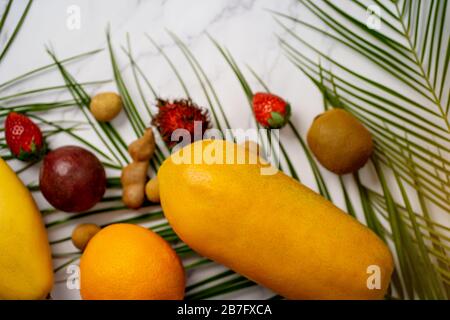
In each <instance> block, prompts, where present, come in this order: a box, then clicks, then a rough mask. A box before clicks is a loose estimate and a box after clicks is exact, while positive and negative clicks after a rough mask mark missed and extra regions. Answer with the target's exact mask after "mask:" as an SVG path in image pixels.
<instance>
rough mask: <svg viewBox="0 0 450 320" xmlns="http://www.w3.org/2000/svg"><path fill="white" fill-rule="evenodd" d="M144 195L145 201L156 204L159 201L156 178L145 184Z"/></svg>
mask: <svg viewBox="0 0 450 320" xmlns="http://www.w3.org/2000/svg"><path fill="white" fill-rule="evenodd" d="M145 194H146V195H147V199H148V200H149V201H151V202H155V203H158V202H159V201H160V198H159V183H158V177H154V178H152V179H151V180H150V181H149V182H147V185H146V186H145Z"/></svg>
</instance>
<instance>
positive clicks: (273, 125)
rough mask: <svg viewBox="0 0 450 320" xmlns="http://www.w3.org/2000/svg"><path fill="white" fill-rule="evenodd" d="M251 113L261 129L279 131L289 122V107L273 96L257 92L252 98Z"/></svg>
mask: <svg viewBox="0 0 450 320" xmlns="http://www.w3.org/2000/svg"><path fill="white" fill-rule="evenodd" d="M253 112H254V113H255V118H256V121H258V123H259V124H260V125H262V126H263V127H265V128H268V129H279V128H282V127H283V126H284V125H285V124H286V123H287V122H288V121H289V117H290V116H291V106H290V105H289V104H288V103H287V102H286V101H284V100H283V99H282V98H280V97H278V96H276V95H274V94H271V93H265V92H258V93H255V95H254V96H253Z"/></svg>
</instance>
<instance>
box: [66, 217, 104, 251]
mask: <svg viewBox="0 0 450 320" xmlns="http://www.w3.org/2000/svg"><path fill="white" fill-rule="evenodd" d="M100 229H101V228H100V227H99V226H98V225H96V224H93V223H82V224H79V225H77V226H76V227H75V229H73V231H72V243H73V245H74V246H75V247H77V248H78V249H80V250H81V251H84V249H85V248H86V246H87V244H88V242H89V240H91V239H92V237H93V236H94V235H95V234H96V233H97V232H99V231H100Z"/></svg>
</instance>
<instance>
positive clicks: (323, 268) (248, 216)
mask: <svg viewBox="0 0 450 320" xmlns="http://www.w3.org/2000/svg"><path fill="white" fill-rule="evenodd" d="M201 147H203V151H204V152H203V155H204V156H205V155H207V154H214V152H213V150H216V155H218V154H221V153H222V151H223V152H225V153H229V152H234V153H235V154H236V153H237V150H239V149H241V147H238V146H237V145H236V144H234V143H230V142H224V141H221V140H214V141H212V140H206V141H205V140H204V141H199V142H196V143H194V144H191V145H189V146H187V147H185V148H184V149H181V150H180V151H178V152H176V153H174V154H172V156H171V157H169V158H168V159H167V160H166V161H165V162H164V163H163V165H162V166H161V168H160V169H159V172H158V180H159V184H160V196H161V205H162V207H163V210H164V213H165V215H166V217H167V219H168V220H169V222H170V224H171V225H172V227H173V229H174V230H175V232H176V233H177V234H178V236H179V237H180V238H181V239H182V240H183V241H184V242H185V243H186V244H188V245H189V246H190V247H191V248H192V249H194V250H195V251H197V252H198V253H200V254H201V255H203V256H205V257H208V258H210V259H212V260H214V261H217V262H218V263H221V264H223V265H225V266H228V267H229V268H231V269H233V270H234V271H236V272H238V273H240V274H242V275H244V276H246V277H247V278H249V279H251V280H253V281H255V282H257V283H259V284H261V285H263V286H265V287H267V288H270V289H272V290H273V291H275V292H277V293H279V294H280V295H282V296H284V297H286V298H289V299H381V298H383V296H384V294H385V292H386V290H387V287H388V285H389V282H390V277H391V273H392V270H393V261H392V256H391V253H390V251H389V249H388V248H387V246H386V245H385V244H384V243H383V241H382V240H380V239H379V238H378V237H377V236H376V235H375V234H374V233H373V232H372V231H371V230H370V229H368V228H367V227H365V226H364V225H362V224H361V223H359V222H358V221H357V220H355V219H353V218H352V217H351V216H349V215H348V214H346V213H345V212H343V211H341V210H340V209H338V208H337V207H335V206H334V205H333V204H332V203H331V202H329V201H327V200H325V199H324V198H323V197H321V196H320V195H318V194H316V193H315V192H313V191H312V190H310V189H308V188H307V187H305V186H303V185H302V184H300V183H299V182H297V181H295V180H294V179H292V178H290V177H288V176H287V175H285V174H283V173H282V172H279V171H278V172H277V173H276V174H274V175H262V174H261V168H262V167H263V166H264V165H263V164H217V163H216V164H210V162H211V158H209V159H208V158H207V157H203V159H201V160H200V161H199V158H198V155H199V152H201V151H200V148H201ZM195 148H196V149H195ZM193 150H196V151H195V152H192V151H193ZM220 150H222V151H220ZM245 152H246V154H247V156H248V151H245ZM194 154H195V155H196V156H195V157H197V159H196V160H197V164H187V163H181V164H180V159H182V158H184V159H185V162H186V159H189V158H191V159H190V160H191V161H193V160H194ZM222 156H223V154H222V155H220V156H219V158H220V157H222ZM223 157H225V156H223ZM205 159H207V160H205ZM224 159H225V158H224ZM223 162H225V160H224V161H223Z"/></svg>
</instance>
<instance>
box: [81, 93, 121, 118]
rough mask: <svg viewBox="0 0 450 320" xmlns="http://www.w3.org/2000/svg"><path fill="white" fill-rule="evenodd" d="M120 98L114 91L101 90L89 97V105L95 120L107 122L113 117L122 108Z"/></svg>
mask: <svg viewBox="0 0 450 320" xmlns="http://www.w3.org/2000/svg"><path fill="white" fill-rule="evenodd" d="M122 107H123V102H122V98H121V97H120V96H119V95H118V94H117V93H115V92H102V93H99V94H97V95H96V96H94V97H93V98H92V99H91V104H90V106H89V108H90V110H91V113H92V115H93V116H94V118H95V119H97V121H101V122H108V121H111V120H112V119H114V118H115V117H116V116H117V115H118V114H119V112H120V111H121V110H122Z"/></svg>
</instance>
